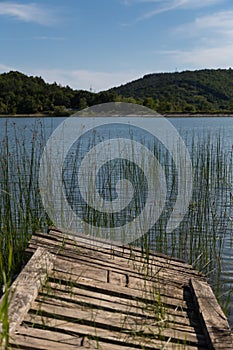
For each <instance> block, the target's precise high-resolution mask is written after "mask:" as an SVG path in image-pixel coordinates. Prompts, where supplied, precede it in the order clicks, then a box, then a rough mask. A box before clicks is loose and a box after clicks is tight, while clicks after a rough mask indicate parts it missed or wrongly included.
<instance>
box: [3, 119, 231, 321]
mask: <svg viewBox="0 0 233 350" xmlns="http://www.w3.org/2000/svg"><path fill="white" fill-rule="evenodd" d="M65 119H66V118H63V117H56V118H51V117H48V118H41V119H38V118H8V119H5V118H0V142H1V141H2V140H3V138H4V135H5V130H6V122H7V129H8V135H9V139H10V140H15V132H16V133H17V137H18V138H19V139H20V138H21V137H22V139H23V140H24V142H29V144H30V142H31V141H30V140H31V138H32V135H34V137H35V130H36V128H37V127H38V126H39V127H41V128H42V130H43V131H44V132H45V134H46V138H47V139H48V138H49V136H50V135H51V133H52V131H53V130H54V129H55V128H56V127H57V126H58V125H59V124H60V123H61V122H62V121H63V120H65ZM151 122H152V123H153V120H152V121H151ZM169 122H170V123H172V125H174V127H175V128H176V129H177V130H178V132H179V133H180V135H181V136H182V137H183V139H184V140H185V143H186V145H187V147H188V148H189V149H190V150H191V148H192V147H193V142H194V143H195V142H196V143H197V142H198V141H200V140H203V139H205V138H207V137H208V138H210V140H211V143H212V145H213V147H215V145H216V144H217V141H218V140H219V138H220V139H221V144H222V148H223V149H224V151H225V152H226V154H228V153H229V154H230V152H232V147H233V118H230V117H229V118H221V117H214V118H210V117H208V118H170V119H169ZM35 125H37V126H36V127H35ZM14 147H15V144H14V141H12V151H13V150H14ZM232 186H233V184H232ZM232 251H233V247H232V232H231V225H230V223H229V227H228V232H226V237H225V239H224V247H223V255H222V259H223V269H222V278H223V280H224V283H225V286H226V288H227V289H228V290H229V289H230V288H232V287H233V254H232ZM231 309H232V310H233V297H232V300H231ZM229 321H230V323H231V325H232V326H233V311H231V315H230V316H229Z"/></svg>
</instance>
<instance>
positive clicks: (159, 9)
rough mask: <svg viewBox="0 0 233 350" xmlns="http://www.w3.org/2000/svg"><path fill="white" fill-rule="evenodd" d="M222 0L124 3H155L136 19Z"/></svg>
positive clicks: (130, 0)
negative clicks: (149, 9)
mask: <svg viewBox="0 0 233 350" xmlns="http://www.w3.org/2000/svg"><path fill="white" fill-rule="evenodd" d="M222 2H224V0H125V1H124V3H125V5H134V4H140V3H151V4H154V5H157V6H156V8H154V9H152V10H151V11H148V12H145V13H144V14H143V15H142V16H141V17H139V18H138V19H137V21H140V20H143V19H149V18H151V17H153V16H155V15H158V14H160V13H163V12H168V11H172V10H176V9H181V10H182V9H184V10H185V9H195V8H202V7H209V6H212V5H215V4H218V3H222Z"/></svg>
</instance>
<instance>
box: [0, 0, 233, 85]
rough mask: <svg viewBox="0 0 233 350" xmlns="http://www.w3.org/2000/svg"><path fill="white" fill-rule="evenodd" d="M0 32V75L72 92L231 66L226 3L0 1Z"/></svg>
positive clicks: (232, 29)
mask: <svg viewBox="0 0 233 350" xmlns="http://www.w3.org/2000/svg"><path fill="white" fill-rule="evenodd" d="M0 33H1V34H0V73H2V72H7V71H9V70H18V71H21V72H23V73H26V74H29V75H37V76H42V77H43V78H44V79H45V80H46V81H48V82H54V81H56V82H57V83H59V84H62V85H69V86H71V87H72V88H75V89H87V90H90V88H91V89H92V90H93V91H100V90H104V89H108V88H110V87H112V86H117V85H120V84H123V83H125V82H128V81H131V80H134V79H137V78H139V77H142V76H143V75H144V74H147V73H155V72H174V71H182V70H186V69H189V70H194V69H201V68H229V67H231V66H233V1H232V0H32V1H25V0H19V1H0Z"/></svg>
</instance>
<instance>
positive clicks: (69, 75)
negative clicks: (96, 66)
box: [25, 69, 148, 92]
mask: <svg viewBox="0 0 233 350" xmlns="http://www.w3.org/2000/svg"><path fill="white" fill-rule="evenodd" d="M25 72H26V74H29V75H36V76H42V78H44V79H45V80H46V81H47V82H49V83H53V82H55V81H56V82H57V83H58V84H61V85H63V86H66V85H69V86H70V87H72V88H74V89H78V90H79V89H80V90H81V89H82V90H90V89H92V91H95V92H98V91H102V90H107V89H109V88H111V87H114V86H118V85H121V84H124V83H127V82H129V81H131V80H134V79H138V78H140V77H141V76H142V75H144V74H146V73H148V72H135V71H131V72H129V71H127V72H98V71H90V70H62V69H34V70H30V71H29V70H25Z"/></svg>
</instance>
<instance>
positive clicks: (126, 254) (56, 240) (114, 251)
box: [31, 231, 201, 277]
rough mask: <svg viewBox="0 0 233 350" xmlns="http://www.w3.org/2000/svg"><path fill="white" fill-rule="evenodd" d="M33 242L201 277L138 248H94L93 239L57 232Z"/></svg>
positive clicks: (39, 234) (175, 260)
mask: <svg viewBox="0 0 233 350" xmlns="http://www.w3.org/2000/svg"><path fill="white" fill-rule="evenodd" d="M54 235H55V237H54ZM33 241H34V242H35V243H36V244H38V243H40V242H43V241H44V242H46V243H48V244H49V243H50V244H51V245H53V246H59V245H60V246H61V243H62V246H63V247H64V248H65V249H67V250H69V248H71V250H72V251H73V252H74V251H75V250H78V247H80V248H81V249H79V253H80V254H82V253H84V254H85V253H86V252H87V251H89V253H90V254H91V252H93V254H94V255H95V258H98V253H102V254H105V255H106V257H107V256H109V257H110V258H111V259H114V257H121V258H122V260H121V263H122V262H123V259H126V260H128V261H131V262H133V263H137V262H147V265H149V266H153V265H155V266H158V267H162V268H166V267H168V268H169V269H175V270H177V271H179V273H182V272H183V273H184V274H189V273H192V274H193V275H196V276H199V277H201V274H200V273H199V272H197V271H195V270H194V269H193V268H192V266H191V265H188V264H186V263H184V262H180V261H179V260H178V261H177V259H174V258H171V257H169V256H165V255H164V254H158V253H157V254H156V253H154V252H151V251H150V253H149V255H148V252H147V253H146V252H144V253H143V251H142V250H141V249H140V248H137V247H132V248H130V247H128V246H126V247H122V246H116V245H113V246H112V245H110V244H106V241H105V245H103V244H101V245H97V246H96V243H95V240H94V238H93V237H90V238H89V237H88V236H86V235H78V236H77V237H76V236H73V237H72V238H71V237H70V236H67V235H64V236H62V237H61V234H59V233H58V232H56V231H55V232H54V231H49V234H41V233H37V234H36V235H34V236H33V239H32V240H31V243H33ZM92 242H93V245H92ZM105 246H106V248H105ZM90 248H91V249H90ZM118 253H119V254H118ZM102 257H103V256H102Z"/></svg>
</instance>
